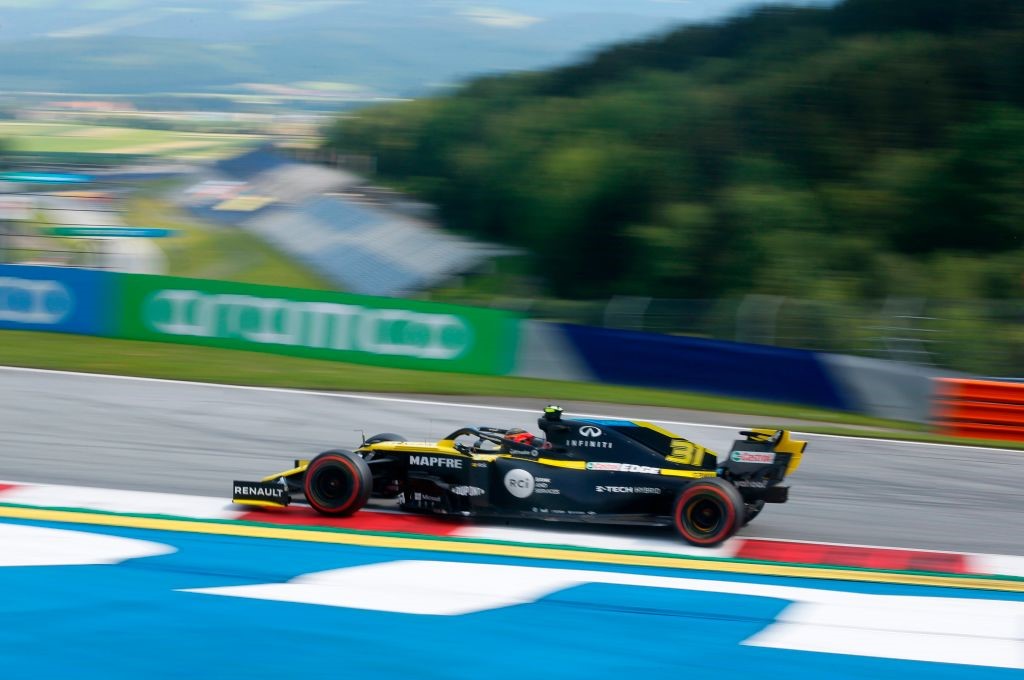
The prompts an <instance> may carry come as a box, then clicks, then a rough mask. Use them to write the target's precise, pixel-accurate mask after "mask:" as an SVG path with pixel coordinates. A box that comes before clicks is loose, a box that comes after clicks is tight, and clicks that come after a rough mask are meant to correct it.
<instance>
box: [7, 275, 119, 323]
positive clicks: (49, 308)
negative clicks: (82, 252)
mask: <svg viewBox="0 0 1024 680" xmlns="http://www.w3.org/2000/svg"><path fill="white" fill-rule="evenodd" d="M112 302H113V275H112V274H109V273H107V272H99V271H92V270H85V269H71V268H65V267H36V266H32V265H0V328H4V329H9V330H26V331H53V332H59V333H79V334H82V335H108V334H109V330H110V328H111V326H112V324H111V316H112Z"/></svg>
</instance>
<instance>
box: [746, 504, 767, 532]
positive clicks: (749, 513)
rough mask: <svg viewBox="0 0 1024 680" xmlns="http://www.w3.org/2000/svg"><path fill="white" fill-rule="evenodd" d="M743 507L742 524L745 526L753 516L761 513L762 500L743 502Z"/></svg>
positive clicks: (752, 519)
mask: <svg viewBox="0 0 1024 680" xmlns="http://www.w3.org/2000/svg"><path fill="white" fill-rule="evenodd" d="M744 506H745V509H744V512H743V526H747V525H748V524H750V523H751V522H753V521H754V518H755V517H757V516H758V515H760V514H761V511H762V510H764V501H753V502H752V503H744Z"/></svg>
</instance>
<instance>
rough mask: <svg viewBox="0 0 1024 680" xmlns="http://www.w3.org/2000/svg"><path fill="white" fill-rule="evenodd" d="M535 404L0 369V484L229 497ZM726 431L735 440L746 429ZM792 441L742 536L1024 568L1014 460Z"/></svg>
mask: <svg viewBox="0 0 1024 680" xmlns="http://www.w3.org/2000/svg"><path fill="white" fill-rule="evenodd" d="M543 405H544V404H543V402H542V401H537V402H536V403H535V404H534V403H532V402H530V401H529V400H516V401H515V402H514V403H511V404H510V402H509V401H508V400H505V401H502V400H497V399H489V398H485V397H480V398H470V397H452V398H443V397H389V396H383V395H376V396H375V395H359V394H332V393H313V392H301V391H285V390H273V389H262V388H239V387H230V386H222V385H203V384H195V383H175V382H168V381H153V380H139V379H132V378H117V377H110V376H92V375H83V374H69V373H59V372H47V371H33V370H25V369H8V368H3V367H0V479H5V480H13V481H22V482H38V483H52V484H71V485H79V486H94V487H103V488H114V489H133V490H139V491H161V492H168V493H184V494H191V495H209V496H220V495H223V496H225V497H227V493H228V491H229V487H230V482H231V480H233V479H253V478H259V477H262V476H264V475H267V474H271V473H273V472H276V471H278V470H282V469H286V468H287V467H289V466H290V464H291V461H292V459H293V458H300V457H301V458H309V457H312V456H313V455H315V454H316V453H318V452H320V451H323V450H326V449H329V448H337V447H343V448H344V447H352V446H354V445H356V444H357V443H358V442H359V441H360V431H363V432H365V434H366V435H367V436H369V435H372V434H376V433H378V432H395V433H398V434H401V435H404V436H405V437H407V438H409V439H417V440H419V439H422V440H434V439H438V438H440V437H441V436H443V435H445V434H447V433H448V432H451V431H452V430H454V429H456V428H458V427H461V426H464V425H467V424H472V425H499V426H506V427H510V426H519V427H525V428H530V429H532V430H534V431H536V417H537V415H538V414H539V411H540V409H541V408H542V407H543ZM571 409H572V410H569V409H567V412H568V413H569V414H570V415H580V414H582V413H583V412H585V413H586V414H587V415H606V416H618V417H635V418H644V419H648V420H656V422H658V423H659V424H662V425H664V426H666V427H668V428H669V429H671V430H673V431H675V432H678V433H679V434H681V435H683V436H685V437H687V438H689V439H692V440H694V441H697V442H699V443H702V444H704V445H705V446H708V447H709V448H712V449H714V450H719V451H721V450H724V449H727V448H728V447H729V445H730V443H731V442H732V440H733V439H734V437H735V429H733V428H730V426H728V425H721V424H716V425H708V424H694V423H693V422H692V420H693V416H694V413H693V412H683V411H679V412H673V411H671V410H670V409H650V408H645V407H640V406H612V405H608V404H572V405H571ZM736 418H737V420H736V422H735V427H736V428H739V427H744V426H748V427H749V426H751V425H755V424H757V423H756V422H755V421H754V420H750V421H748V420H745V419H743V418H742V417H741V416H737V417H736ZM715 420H716V422H722V421H723V417H722V416H718V417H716V418H715ZM725 420H728V418H725ZM801 438H805V439H807V440H809V442H810V444H809V446H808V449H807V453H806V455H805V457H804V463H803V465H802V467H801V468H800V470H799V471H798V472H797V473H796V475H794V477H793V478H792V480H791V481H792V487H793V488H792V490H791V494H790V502H789V503H787V504H784V505H772V506H768V507H767V508H766V510H765V512H764V513H763V514H762V515H761V516H760V517H759V518H758V519H757V520H756V521H755V522H754V523H752V524H751V525H750V526H748V527H747V528H746V529H744V530H743V531H742V532H741V535H744V536H750V537H762V538H779V539H791V540H804V541H823V542H835V543H853V544H865V545H879V546H897V547H907V548H919V549H930V550H952V551H964V552H985V553H998V554H1010V555H1024V496H1022V495H1021V489H1022V488H1024V453H1019V452H1012V451H1006V450H999V449H987V448H978V447H960V446H946V445H936V444H915V443H903V442H894V441H884V440H869V439H851V438H844V437H831V436H823V435H810V434H809V435H806V436H805V437H801ZM545 526H547V525H545ZM566 528H571V529H572V530H579V528H580V526H579V525H569V526H568V527H566ZM552 530H557V528H556V527H552ZM594 530H596V531H603V532H608V531H613V532H614V531H637V529H625V528H616V529H610V530H609V529H608V528H600V529H594ZM641 531H642V530H641ZM648 531H665V530H663V529H657V530H648Z"/></svg>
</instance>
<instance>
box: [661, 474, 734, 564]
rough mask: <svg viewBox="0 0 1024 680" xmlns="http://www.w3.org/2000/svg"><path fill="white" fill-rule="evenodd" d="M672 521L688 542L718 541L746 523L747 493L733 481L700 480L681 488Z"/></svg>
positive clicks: (707, 542) (673, 509)
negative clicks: (745, 495)
mask: <svg viewBox="0 0 1024 680" xmlns="http://www.w3.org/2000/svg"><path fill="white" fill-rule="evenodd" d="M672 523H673V524H674V525H675V527H676V531H678V532H679V535H680V536H682V537H683V539H684V540H686V542H687V543H692V544H693V545H699V546H704V547H709V546H713V545H718V544H719V543H721V542H722V541H724V540H725V539H727V538H729V537H730V536H732V535H733V534H734V533H736V530H737V529H739V528H740V527H741V526H742V525H743V497H742V496H740V492H739V491H737V490H736V487H734V486H733V485H732V484H730V483H729V482H726V481H723V480H721V479H717V478H710V479H701V480H698V481H696V482H694V483H692V484H690V485H689V486H687V487H686V488H685V489H683V490H682V491H680V492H679V495H678V496H677V497H676V500H675V503H674V504H673V505H672Z"/></svg>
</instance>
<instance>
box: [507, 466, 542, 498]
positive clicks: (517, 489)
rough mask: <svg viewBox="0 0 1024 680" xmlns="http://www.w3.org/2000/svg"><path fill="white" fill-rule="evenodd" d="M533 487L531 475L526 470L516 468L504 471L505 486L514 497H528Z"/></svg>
mask: <svg viewBox="0 0 1024 680" xmlns="http://www.w3.org/2000/svg"><path fill="white" fill-rule="evenodd" d="M535 487H536V481H535V480H534V478H533V475H531V474H530V473H529V472H527V471H526V470H523V469H521V468H516V469H514V470H509V471H508V472H506V473H505V488H506V489H508V492H509V493H510V494H512V495H513V496H515V497H516V498H529V497H530V496H532V495H533V490H534V488H535Z"/></svg>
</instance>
